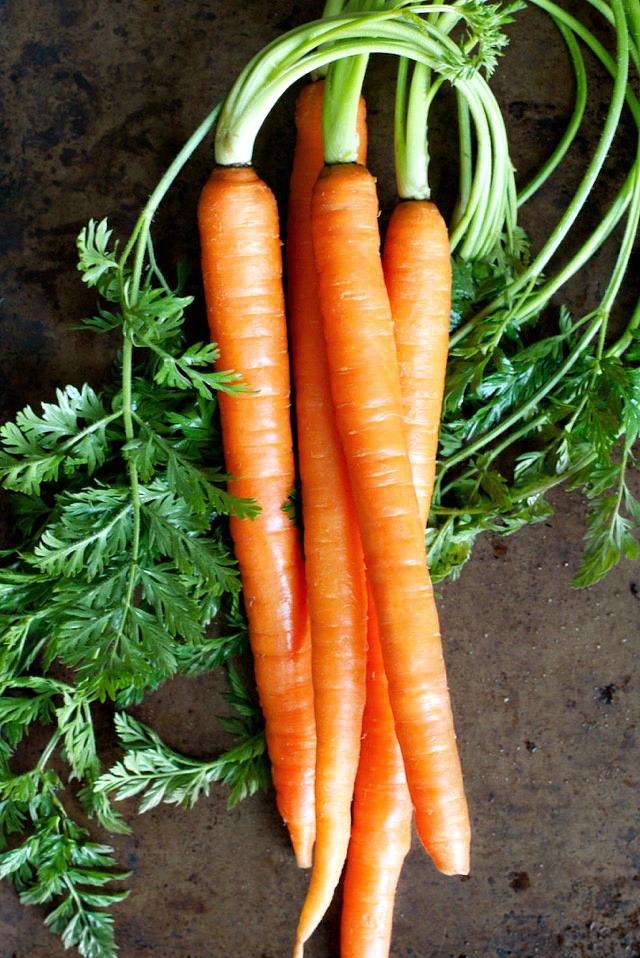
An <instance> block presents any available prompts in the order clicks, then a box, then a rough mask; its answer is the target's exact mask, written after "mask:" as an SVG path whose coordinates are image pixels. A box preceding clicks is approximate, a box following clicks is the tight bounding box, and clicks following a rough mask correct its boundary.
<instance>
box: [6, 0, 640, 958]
mask: <svg viewBox="0 0 640 958" xmlns="http://www.w3.org/2000/svg"><path fill="white" fill-rule="evenodd" d="M583 6H584V5H583ZM321 7H322V4H321V3H320V2H315V0H314V2H308V3H304V4H301V3H293V2H290V0H273V2H271V3H269V4H265V3H264V2H262V0H244V2H242V3H234V4H229V3H225V2H217V0H185V2H182V3H175V2H174V3H170V2H167V0H155V2H154V0H124V2H113V0H69V2H67V0H65V2H61V0H58V2H56V0H38V2H35V0H22V2H16V0H5V2H4V3H0V25H1V33H0V82H1V85H2V94H3V99H2V115H1V117H0V121H1V124H2V139H1V150H0V153H1V155H0V178H1V182H2V195H1V197H0V203H1V209H2V219H1V221H0V254H1V255H0V281H1V285H0V297H2V302H1V305H0V309H1V310H2V315H1V320H0V357H1V362H2V370H3V373H2V390H1V392H0V415H1V418H2V419H4V418H6V417H7V416H9V415H10V414H12V413H13V412H14V411H15V410H16V409H17V408H18V407H20V406H21V405H23V404H24V403H25V402H34V401H37V400H39V399H41V398H42V399H46V398H47V396H48V395H49V394H50V393H51V391H52V390H53V389H54V388H55V386H57V385H63V384H65V383H67V382H74V381H75V382H81V381H83V380H84V379H89V380H94V381H97V380H99V378H100V376H101V375H102V374H103V373H104V371H105V370H106V368H107V367H108V364H109V362H110V358H111V357H110V351H109V343H108V341H105V340H102V339H100V338H99V337H92V336H91V335H90V334H86V333H79V332H75V331H72V330H70V329H69V328H68V327H67V325H66V324H67V323H68V322H70V321H73V320H74V319H77V318H78V317H79V316H80V315H83V314H84V313H85V312H86V311H87V310H89V309H91V308H92V297H91V296H90V295H88V294H87V292H86V291H85V290H84V289H83V288H82V287H81V284H80V281H79V277H78V274H77V271H76V269H75V260H74V253H75V250H74V241H75V236H76V234H77V233H78V231H79V230H80V228H81V227H82V226H83V225H84V224H85V223H86V222H87V220H88V219H89V218H91V217H94V218H101V217H102V216H105V215H108V216H109V217H110V219H111V221H112V225H113V226H114V227H115V228H116V230H117V232H118V233H120V234H121V235H126V234H127V231H128V228H130V226H131V225H132V223H133V221H134V219H135V216H136V214H137V212H138V211H139V209H140V208H141V206H142V205H143V203H144V201H145V198H146V196H147V195H148V193H149V191H150V190H151V188H152V187H153V185H154V184H155V182H156V180H157V178H158V176H159V175H160V174H161V172H162V171H163V170H164V168H165V167H166V165H167V164H168V162H169V160H170V159H171V158H172V157H173V155H174V154H175V152H176V150H177V148H178V147H179V146H180V145H181V143H182V142H183V141H184V140H185V139H186V137H187V136H188V134H189V133H190V132H191V130H192V129H193V128H194V127H195V126H196V125H197V123H198V122H199V121H200V119H202V117H203V116H204V115H205V113H206V112H208V110H209V109H210V107H211V105H212V104H213V103H214V102H215V101H217V100H218V99H219V98H220V97H221V96H222V95H223V93H224V91H225V88H226V85H227V84H228V83H229V81H230V78H231V77H233V76H235V74H236V73H237V72H238V70H239V69H240V68H241V67H242V66H243V65H244V63H245V62H246V61H247V59H248V58H249V57H250V56H251V55H252V54H253V53H254V52H255V51H256V50H257V49H258V48H259V47H261V46H262V45H263V44H264V43H266V42H267V41H268V40H270V39H271V38H273V37H274V36H276V35H277V33H278V32H279V31H281V30H282V29H285V28H287V27H289V26H294V25H296V24H297V23H300V22H302V21H303V20H305V19H308V18H309V17H311V16H313V15H317V14H319V13H320V11H321ZM518 63H520V64H523V63H524V64H526V66H525V68H524V69H522V67H518V65H517V64H518ZM514 64H515V65H514ZM388 79H389V77H386V75H385V73H384V69H383V70H382V73H381V79H379V80H378V81H377V84H378V86H376V85H375V81H374V83H373V85H372V87H371V90H370V93H371V97H372V98H371V101H370V117H371V122H372V127H373V128H374V129H373V131H372V152H373V157H374V160H373V162H374V163H375V164H377V165H376V172H377V173H378V176H379V178H380V182H381V186H382V193H383V200H384V199H385V197H389V196H391V195H392V192H393V189H392V184H391V183H390V180H389V163H390V159H391V157H390V144H389V140H388V129H387V130H386V131H384V123H385V121H386V119H388V110H389V106H388V91H385V89H384V88H385V86H386V85H387V81H388ZM496 89H497V90H498V92H499V94H500V97H501V100H502V102H503V104H504V109H505V111H506V115H507V118H508V120H509V123H510V127H511V129H512V131H513V136H514V153H515V157H516V162H517V165H518V168H519V169H520V170H522V171H523V172H524V173H526V171H527V168H528V167H529V166H530V164H531V162H532V160H533V159H535V157H536V155H537V151H538V150H539V148H540V146H541V143H542V142H543V141H544V139H545V137H547V136H552V135H553V129H554V127H553V124H554V123H557V122H558V121H559V119H560V118H561V117H562V116H563V115H564V113H563V111H566V109H567V106H568V103H569V101H570V92H571V91H570V88H569V80H568V75H567V73H566V64H565V62H564V59H563V57H562V55H561V53H560V52H558V50H557V48H556V47H554V46H553V43H552V38H551V36H550V34H549V32H548V30H546V29H545V30H543V29H542V24H541V22H540V20H539V19H537V18H536V16H535V15H533V14H529V13H528V14H526V15H525V16H523V18H522V25H521V26H520V27H519V28H518V29H517V31H514V38H513V50H512V55H511V57H510V58H508V59H507V63H506V65H505V67H504V68H503V72H502V73H499V75H498V77H497V78H496ZM603 90H604V87H603ZM602 95H603V96H604V93H603V94H602ZM594 96H595V99H596V100H597V96H598V90H597V88H596V91H595V94H594ZM290 103H291V101H290V99H285V102H284V103H283V104H282V106H281V107H278V108H277V109H276V111H275V112H274V114H273V115H272V117H271V118H270V120H269V123H268V124H267V129H266V131H265V134H264V136H263V137H262V138H261V140H260V144H259V150H258V164H259V165H260V166H261V168H262V170H263V172H264V173H265V175H266V176H267V177H268V178H270V180H271V182H272V184H273V185H274V188H275V189H276V192H278V193H279V194H280V195H283V194H284V189H285V186H286V165H287V149H286V147H287V145H288V144H289V143H290V138H291V121H290V115H289V113H288V108H289V106H290ZM590 122H591V123H592V124H593V131H594V134H595V132H597V129H598V124H599V123H600V122H601V115H600V112H599V111H598V109H596V110H594V111H593V115H592V116H591V119H590ZM584 148H585V149H588V148H589V141H588V136H587V137H586V138H585V140H584ZM210 162H211V157H210V154H208V153H207V150H204V151H201V152H200V153H199V154H198V156H197V157H196V158H195V159H194V161H193V162H192V163H191V164H190V166H189V168H188V170H187V172H186V173H185V174H184V175H183V176H182V177H181V178H180V181H179V183H178V184H177V186H176V188H175V189H174V190H173V191H172V193H171V195H170V197H169V200H168V202H167V204H166V206H165V207H164V208H163V210H162V211H161V213H160V215H159V217H158V222H157V224H156V231H155V235H156V237H157V238H158V240H159V247H160V255H161V256H162V255H166V256H167V257H169V258H170V261H172V260H175V259H176V258H178V257H179V256H183V255H184V256H186V257H187V258H190V257H194V255H196V252H195V251H196V244H195V228H194V210H195V201H196V198H197V193H198V189H199V186H200V185H201V183H202V181H203V178H204V176H205V174H206V171H207V168H208V166H209V164H210ZM436 175H439V176H440V178H441V181H442V185H443V189H444V188H445V187H446V182H445V181H446V169H443V170H442V172H441V173H440V174H436ZM385 191H386V192H385ZM562 196H563V192H562V185H561V184H560V185H559V187H558V189H557V191H556V192H553V190H550V191H547V192H546V193H545V195H544V197H543V199H542V200H541V202H540V204H539V205H538V206H537V207H536V210H535V215H532V217H531V221H530V223H528V224H527V225H528V226H529V228H530V229H531V231H532V233H533V236H534V241H535V235H536V228H537V227H541V225H542V224H543V223H544V218H545V216H547V215H549V213H551V214H552V215H553V214H554V211H555V213H556V215H557V208H558V204H560V205H561V204H562ZM597 283H598V276H597V272H593V271H592V272H591V273H590V274H589V277H588V281H587V282H586V284H585V287H584V288H583V289H581V290H580V292H579V295H581V296H586V297H588V295H589V288H590V287H591V286H592V288H594V289H595V288H597ZM592 284H593V285H592ZM576 295H578V294H576ZM554 501H555V504H556V506H557V511H556V514H555V516H554V517H552V518H551V519H549V520H548V521H547V522H545V523H544V524H541V525H539V526H536V527H534V528H530V529H528V530H526V531H523V532H520V533H518V534H517V535H515V536H513V537H510V538H508V539H500V540H498V539H490V538H485V539H483V540H482V541H481V542H480V544H479V546H478V547H477V549H476V552H475V554H474V557H473V559H472V560H471V562H470V563H469V564H468V565H467V566H466V567H465V569H464V571H463V574H462V576H461V577H460V579H459V580H458V581H457V582H454V583H446V584H444V585H443V586H442V587H441V593H442V595H441V603H440V607H441V616H442V629H443V635H444V640H445V647H446V654H447V659H448V663H449V674H450V682H451V687H452V695H453V703H454V710H455V714H456V723H457V729H458V736H459V741H460V747H461V752H462V760H463V765H464V769H465V776H466V782H467V788H468V794H469V801H470V807H471V813H472V819H473V828H474V842H473V856H472V872H471V875H470V877H469V878H468V879H467V880H460V879H451V878H445V877H443V876H440V875H438V874H437V873H436V872H435V870H434V869H433V867H432V865H431V864H430V862H429V861H428V860H427V858H426V856H425V854H424V853H423V852H422V851H421V849H420V848H419V847H418V845H417V844H414V847H413V849H412V851H411V853H410V856H409V858H408V859H407V862H406V865H405V869H404V871H403V875H402V878H401V882H400V887H399V892H398V899H397V915H396V922H395V930H394V940H393V948H392V954H393V956H394V958H400V956H403V958H405V956H406V958H492V956H496V958H506V956H518V958H533V956H544V958H574V956H576V958H577V956H580V958H582V956H589V958H610V956H612V958H623V956H625V958H627V956H638V955H640V888H639V884H640V847H639V845H638V821H639V820H638V785H639V782H638V764H639V758H640V743H639V741H638V729H637V722H638V706H639V697H638V672H637V660H638V651H637V650H638V644H637V637H638V631H639V628H640V571H639V569H638V567H637V566H636V565H633V564H630V563H626V564H623V565H621V566H620V567H619V568H618V569H616V570H615V571H614V572H612V573H611V574H610V575H609V577H608V578H607V579H606V580H605V581H604V582H602V583H600V584H599V585H597V586H595V587H593V588H591V589H589V590H587V591H583V592H575V591H573V590H571V588H570V580H571V577H572V575H573V573H574V571H575V569H576V567H577V563H578V559H579V553H580V538H581V536H582V534H583V531H584V529H583V523H584V506H583V503H582V502H581V501H580V499H579V497H577V496H573V495H566V494H562V493H560V494H558V495H557V496H556V497H555V500H554ZM220 708H221V700H220V688H219V683H218V679H217V678H216V677H215V676H212V677H206V678H202V679H199V680H197V681H190V682H187V681H181V682H175V683H172V684H170V685H167V686H165V687H164V688H162V689H161V690H160V691H159V692H158V693H157V694H156V695H154V696H153V697H151V698H150V699H149V700H148V702H146V703H145V704H144V705H143V706H142V708H141V709H140V714H141V715H142V717H143V718H144V719H145V720H146V721H148V722H149V723H150V724H151V725H153V726H154V727H156V728H157V729H158V731H160V732H161V734H163V735H164V736H165V737H166V739H167V741H168V742H169V743H170V744H171V745H173V746H175V747H177V748H180V749H183V750H185V751H187V752H191V753H192V754H197V755H207V754H213V753H215V750H216V748H217V747H218V740H217V738H216V735H217V732H216V724H215V715H216V714H217V712H218V711H219V710H220ZM225 800H226V795H225V794H224V793H223V792H222V791H220V792H214V793H213V795H212V796H211V797H210V798H208V799H201V800H200V801H199V802H198V803H197V804H196V806H195V807H194V808H193V809H192V810H188V811H187V810H184V809H176V808H174V807H172V806H171V807H166V806H165V807H162V808H157V809H155V810H153V811H150V812H148V813H147V814H145V815H144V816H140V817H138V816H137V813H136V806H135V803H134V802H131V803H128V804H127V805H126V806H125V811H126V817H127V819H128V821H129V823H130V824H131V825H132V827H133V834H132V836H129V837H126V838H116V839H115V845H116V848H117V850H118V856H119V858H120V861H121V862H122V863H123V864H125V865H127V866H128V867H130V868H132V869H133V875H132V878H131V880H130V887H131V889H132V893H131V895H130V897H129V898H128V899H127V901H125V902H124V903H123V904H121V905H119V906H117V908H116V910H115V914H116V933H117V938H118V941H119V943H120V948H121V954H122V956H123V958H144V956H147V955H151V954H153V955H156V956H158V958H226V956H228V955H231V954H235V955H242V956H245V958H281V956H286V955H288V954H290V951H291V946H292V940H293V932H294V928H295V923H296V920H297V915H298V911H299V908H300V906H301V903H302V899H303V895H304V891H305V887H306V881H307V876H306V875H305V874H304V873H301V872H300V871H298V870H297V869H296V867H295V865H294V863H293V859H292V856H291V853H290V851H289V848H288V845H287V840H286V836H285V833H284V829H283V827H282V826H281V824H280V823H279V821H278V819H277V815H276V813H275V810H274V805H273V802H272V800H271V797H269V796H258V797H255V798H252V799H249V800H247V801H245V802H244V803H242V804H241V805H240V806H238V807H237V808H236V809H234V810H233V811H231V812H229V811H227V810H226V808H225ZM42 918H43V915H42V912H41V911H40V910H39V909H38V908H37V907H30V908H23V907H22V906H21V905H20V904H19V903H18V900H17V895H16V894H15V892H14V891H13V890H12V889H11V888H9V887H7V886H6V885H3V886H0V958H45V956H46V958H61V956H62V955H64V954H67V952H65V951H64V949H63V947H62V945H61V944H60V942H59V941H58V940H57V939H56V938H54V937H53V936H52V935H51V934H50V933H49V932H48V931H47V930H46V929H45V928H44V926H43V923H42ZM338 920H339V902H338V900H336V904H335V906H334V908H333V909H332V910H331V912H330V914H329V915H328V917H327V920H326V922H325V923H324V924H323V926H322V927H321V929H320V930H319V931H318V932H317V933H316V935H315V936H314V938H313V939H312V940H311V942H310V943H309V945H308V948H307V952H306V953H307V954H308V956H309V958H335V956H336V955H337V954H338V938H337V930H338Z"/></svg>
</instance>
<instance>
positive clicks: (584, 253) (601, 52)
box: [450, 0, 640, 348]
mask: <svg viewBox="0 0 640 958" xmlns="http://www.w3.org/2000/svg"><path fill="white" fill-rule="evenodd" d="M532 2H533V3H535V4H536V5H537V6H539V7H541V8H542V9H544V10H545V11H546V12H547V13H549V14H550V16H552V17H553V18H554V19H556V20H558V21H560V22H561V23H563V24H564V25H565V26H566V27H567V28H568V29H570V30H572V31H573V32H574V33H575V34H576V35H577V36H579V37H580V39H581V40H583V42H585V43H586V44H587V46H588V47H589V48H590V49H591V50H592V52H593V53H594V54H595V55H596V56H597V57H598V59H599V60H600V61H601V63H602V64H603V65H604V66H605V67H606V68H607V69H608V71H609V72H610V73H611V75H612V77H613V79H614V85H613V91H612V95H611V100H610V103H609V108H608V111H607V115H606V118H605V123H604V126H603V129H602V133H601V135H600V138H599V140H598V144H597V146H596V150H595V152H594V154H593V156H592V158H591V160H590V162H589V163H588V165H587V169H586V171H585V173H584V175H583V178H582V180H581V182H580V184H579V186H578V188H577V190H576V192H575V193H574V195H573V196H572V198H571V200H570V202H569V204H568V206H567V208H566V210H565V212H564V214H563V215H562V217H561V218H560V220H559V221H558V223H557V224H556V226H555V227H554V229H553V230H552V232H551V234H550V235H549V236H548V237H547V240H546V242H545V243H544V244H543V246H542V248H541V250H540V251H539V253H538V254H537V256H536V257H535V259H534V260H533V261H532V263H531V264H530V265H529V267H528V268H527V269H526V270H523V272H522V273H521V274H520V275H519V276H518V277H517V278H516V279H515V280H514V281H513V282H512V283H510V284H509V287H508V290H507V291H506V292H504V293H501V294H500V295H499V296H498V297H496V298H495V299H494V300H493V301H492V302H491V303H489V304H488V305H487V306H485V307H484V308H483V309H482V310H480V311H479V312H478V313H477V314H476V315H475V316H473V317H472V318H471V319H470V320H468V321H467V323H465V324H464V326H461V327H460V328H459V329H458V330H456V332H455V333H454V334H453V336H452V338H451V344H450V345H451V347H452V348H453V347H455V346H456V345H457V344H458V343H459V342H460V341H461V340H462V339H463V338H464V337H465V336H466V335H467V334H468V333H469V332H470V331H471V329H473V328H474V327H475V326H476V325H477V324H478V323H479V322H481V321H482V319H484V317H485V316H487V315H489V314H490V313H492V312H494V311H495V310H497V309H500V308H501V307H502V306H504V304H505V300H506V297H507V295H508V296H509V298H510V299H511V300H513V299H514V297H516V296H517V294H518V293H520V292H521V291H522V290H523V289H525V288H526V287H527V286H529V285H530V284H531V281H532V279H533V280H534V281H535V280H537V278H538V277H539V276H541V275H542V273H543V271H544V269H545V267H546V266H547V264H548V263H549V261H550V260H551V258H552V257H553V256H554V255H555V254H556V253H557V252H558V249H559V248H560V246H561V245H562V243H563V242H564V241H565V239H566V238H567V236H568V234H569V233H570V231H571V229H572V227H573V226H574V223H575V221H576V219H577V217H578V215H579V213H580V211H581V210H582V209H583V208H584V206H585V204H586V202H587V200H588V199H589V197H590V195H591V193H592V191H593V188H594V186H595V183H596V181H597V179H598V178H599V176H600V174H601V172H602V168H603V165H604V163H605V160H606V158H607V155H608V153H609V151H610V149H611V145H612V142H613V140H614V138H615V134H616V132H617V129H618V126H619V122H620V117H621V114H622V110H623V107H624V105H625V102H626V103H627V105H628V106H629V107H630V109H631V110H632V113H633V116H634V119H635V121H636V123H637V124H638V125H639V126H640V112H639V105H638V101H637V100H636V98H635V97H634V96H633V93H632V91H631V90H630V88H629V39H628V33H627V29H626V20H625V16H624V10H623V8H622V3H621V0H613V4H614V7H615V9H614V15H615V26H616V41H617V45H616V50H617V54H616V60H613V58H612V57H611V56H610V55H609V54H608V53H607V51H606V50H605V49H604V47H603V46H602V44H600V42H599V41H598V40H596V38H595V37H594V36H593V34H591V33H590V31H588V30H587V29H586V28H585V27H584V25H583V24H581V23H579V21H577V20H576V19H575V18H574V17H571V16H570V15H569V14H567V13H566V11H564V10H562V9H561V8H560V7H558V6H557V5H556V4H555V3H553V2H550V0H532ZM630 192H631V177H629V178H628V179H627V183H626V184H625V187H623V189H622V190H621V191H620V193H619V195H618V198H617V201H616V203H615V204H614V206H615V210H613V209H612V210H611V211H608V213H607V215H606V216H605V218H604V220H603V223H601V224H600V226H599V227H598V229H597V230H596V231H595V234H594V236H592V237H589V239H588V240H587V242H586V244H584V245H583V247H582V248H581V249H580V250H579V251H578V253H576V254H574V256H573V257H572V260H571V262H570V263H569V264H567V266H565V268H564V270H563V271H562V277H561V276H560V275H559V276H557V277H555V278H554V280H553V281H552V282H550V283H548V284H546V286H545V291H544V294H543V293H542V292H539V293H538V295H537V298H536V304H535V305H536V308H539V307H540V306H541V305H544V303H545V302H547V301H548V299H549V297H550V295H551V294H552V292H553V291H555V289H558V288H559V286H560V285H562V283H563V282H565V281H566V279H567V278H568V277H569V276H570V275H572V274H573V273H574V272H575V271H576V270H577V269H578V268H580V267H581V266H583V265H584V263H585V262H586V261H587V260H588V259H589V258H590V256H591V255H592V253H593V252H594V251H595V250H596V249H597V248H598V246H599V245H600V242H601V241H602V239H604V238H605V236H606V235H607V234H608V232H609V231H610V229H612V228H613V226H614V225H615V222H617V219H619V217H620V216H621V215H622V213H623V212H624V208H625V207H626V205H627V202H628V197H629V194H630ZM614 221H615V222H614ZM532 308H533V307H532V305H531V304H530V303H527V313H526V315H531V314H532ZM512 315H514V314H513V313H512Z"/></svg>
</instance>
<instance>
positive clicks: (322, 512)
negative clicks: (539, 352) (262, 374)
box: [286, 80, 367, 955]
mask: <svg viewBox="0 0 640 958" xmlns="http://www.w3.org/2000/svg"><path fill="white" fill-rule="evenodd" d="M323 92H324V82H323V81H321V80H319V81H316V82H312V83H308V84H306V85H305V86H304V87H303V88H302V89H301V91H300V93H299V96H298V99H297V102H296V111H295V121H296V131H297V133H296V143H295V150H294V157H293V166H292V172H291V181H290V193H289V211H288V225H287V243H286V251H287V274H288V290H287V294H288V312H289V325H290V332H291V353H292V368H293V379H294V385H295V397H296V399H295V407H296V416H297V444H298V463H299V470H300V479H301V501H302V518H303V528H304V548H305V569H306V575H307V596H308V604H309V614H310V619H311V647H312V674H313V686H314V702H315V715H316V733H317V753H316V792H315V794H316V843H315V853H314V864H313V871H312V873H311V879H310V884H309V889H308V893H307V896H306V899H305V902H304V905H303V908H302V912H301V915H300V919H299V923H298V929H297V935H296V951H295V954H296V955H301V954H302V949H303V945H304V942H305V941H306V940H307V939H308V938H309V937H310V935H311V934H312V932H313V931H314V929H315V928H316V927H317V925H318V924H319V922H320V920H321V919H322V917H323V916H324V914H325V912H326V910H327V908H328V906H329V904H330V902H331V899H332V896H333V892H334V890H335V888H336V886H337V884H338V882H339V879H340V875H341V873H342V869H343V867H344V861H345V858H346V854H347V847H348V844H349V834H350V828H351V801H352V796H353V787H354V780H355V776H356V771H357V765H358V754H359V749H360V732H361V726H362V711H363V708H364V700H365V669H366V632H367V623H366V615H367V602H366V591H365V575H364V560H363V556H362V545H361V542H360V534H359V531H358V526H357V520H356V517H355V511H354V505H353V499H352V496H351V490H350V486H349V479H348V475H347V468H346V462H345V458H344V452H343V450H342V446H341V444H340V438H339V436H338V432H337V427H336V422H335V415H334V411H333V405H332V400H331V390H330V384H329V370H328V365H327V360H326V355H325V344H324V333H323V328H322V316H321V314H320V307H319V303H318V293H317V283H316V275H315V264H314V260H313V247H312V242H311V218H310V204H311V193H312V190H313V185H314V183H315V181H316V179H317V176H318V173H319V172H320V170H321V168H322V165H323V139H322V128H321V118H322V102H323ZM358 130H359V139H360V152H361V155H362V156H364V153H365V150H366V121H365V108H364V102H363V101H362V100H361V102H360V111H359V119H358Z"/></svg>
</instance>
